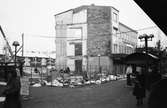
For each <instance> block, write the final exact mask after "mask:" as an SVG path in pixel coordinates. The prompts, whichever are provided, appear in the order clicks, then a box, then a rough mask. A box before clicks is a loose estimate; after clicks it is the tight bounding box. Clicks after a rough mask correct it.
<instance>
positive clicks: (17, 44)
mask: <svg viewBox="0 0 167 108" xmlns="http://www.w3.org/2000/svg"><path fill="white" fill-rule="evenodd" d="M12 45H13V46H14V47H15V60H14V63H15V68H16V55H17V46H19V45H20V44H19V42H18V41H14V42H13V44H12Z"/></svg>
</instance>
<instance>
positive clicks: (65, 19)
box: [55, 10, 73, 24]
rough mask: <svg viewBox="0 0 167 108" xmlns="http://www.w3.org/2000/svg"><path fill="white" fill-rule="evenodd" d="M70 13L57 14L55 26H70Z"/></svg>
mask: <svg viewBox="0 0 167 108" xmlns="http://www.w3.org/2000/svg"><path fill="white" fill-rule="evenodd" d="M72 13H73V11H72V10H70V11H67V12H65V13H62V14H59V15H56V16H55V23H56V24H71V23H72Z"/></svg>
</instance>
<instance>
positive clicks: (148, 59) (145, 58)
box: [124, 53, 159, 65]
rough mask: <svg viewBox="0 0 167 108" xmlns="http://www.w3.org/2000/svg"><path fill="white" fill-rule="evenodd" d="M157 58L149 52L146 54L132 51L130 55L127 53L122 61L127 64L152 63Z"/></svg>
mask: <svg viewBox="0 0 167 108" xmlns="http://www.w3.org/2000/svg"><path fill="white" fill-rule="evenodd" d="M158 60H159V58H158V57H157V56H155V55H152V54H150V53H148V54H146V53H132V54H130V55H128V56H127V57H126V58H125V59H124V61H125V63H127V64H140V65H142V64H146V63H148V64H154V63H155V62H157V61H158Z"/></svg>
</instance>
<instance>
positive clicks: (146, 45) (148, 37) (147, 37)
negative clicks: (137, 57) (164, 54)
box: [139, 34, 154, 87]
mask: <svg viewBox="0 0 167 108" xmlns="http://www.w3.org/2000/svg"><path fill="white" fill-rule="evenodd" d="M153 37H154V35H153V34H150V35H147V34H143V35H140V36H139V39H140V41H144V42H145V52H146V55H148V41H152V38H153ZM142 39H144V40H142ZM149 39H151V40H149ZM148 67H149V62H148V56H146V66H145V68H146V71H145V72H146V73H145V75H146V80H145V84H146V87H149V81H148Z"/></svg>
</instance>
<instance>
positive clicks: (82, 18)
mask: <svg viewBox="0 0 167 108" xmlns="http://www.w3.org/2000/svg"><path fill="white" fill-rule="evenodd" d="M86 22H87V10H82V11H79V12H77V13H75V14H73V23H74V24H75V23H86Z"/></svg>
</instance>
